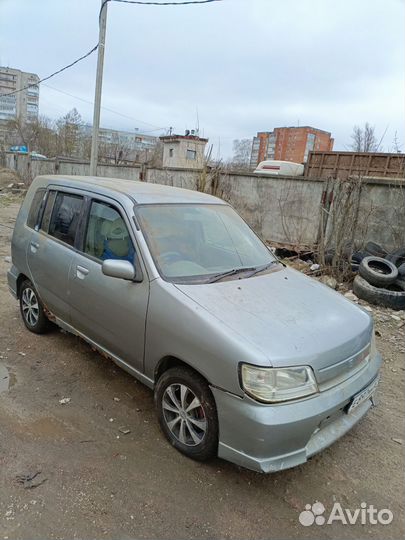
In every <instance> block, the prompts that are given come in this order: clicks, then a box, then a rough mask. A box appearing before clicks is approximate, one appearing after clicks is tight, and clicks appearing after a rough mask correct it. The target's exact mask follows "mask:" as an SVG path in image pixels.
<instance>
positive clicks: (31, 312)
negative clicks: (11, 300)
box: [21, 287, 39, 326]
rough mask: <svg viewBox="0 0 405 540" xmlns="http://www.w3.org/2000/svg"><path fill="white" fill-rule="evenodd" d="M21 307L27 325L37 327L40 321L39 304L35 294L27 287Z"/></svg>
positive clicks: (22, 297) (22, 296)
mask: <svg viewBox="0 0 405 540" xmlns="http://www.w3.org/2000/svg"><path fill="white" fill-rule="evenodd" d="M21 307H22V312H23V315H24V318H25V320H26V321H27V323H28V324H29V325H30V326H35V325H36V324H37V322H38V319H39V303H38V298H37V296H36V294H35V292H34V291H33V290H32V289H31V288H30V287H26V288H25V289H24V290H23V292H22V295H21Z"/></svg>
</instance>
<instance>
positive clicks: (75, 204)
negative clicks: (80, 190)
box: [49, 193, 83, 246]
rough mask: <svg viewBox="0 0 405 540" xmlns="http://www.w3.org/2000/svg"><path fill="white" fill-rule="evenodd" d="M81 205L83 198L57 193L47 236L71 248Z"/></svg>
mask: <svg viewBox="0 0 405 540" xmlns="http://www.w3.org/2000/svg"><path fill="white" fill-rule="evenodd" d="M82 204H83V197H79V196H78V195H72V194H70V193H58V195H57V196H56V200H55V204H54V207H53V212H52V218H51V223H50V225H49V234H50V235H51V236H54V237H55V238H58V239H59V240H62V241H63V242H66V244H69V245H70V246H73V244H74V242H75V238H76V232H77V228H78V225H79V219H80V212H81V209H82Z"/></svg>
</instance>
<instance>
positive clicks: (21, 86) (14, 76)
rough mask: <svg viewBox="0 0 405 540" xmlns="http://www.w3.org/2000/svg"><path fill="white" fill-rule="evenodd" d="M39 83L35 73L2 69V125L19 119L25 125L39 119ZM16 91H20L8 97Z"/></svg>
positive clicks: (0, 96) (0, 94)
mask: <svg viewBox="0 0 405 540" xmlns="http://www.w3.org/2000/svg"><path fill="white" fill-rule="evenodd" d="M38 82H39V77H38V75H35V73H26V72H25V71H20V70H19V69H13V68H9V67H0V123H3V124H4V123H6V122H7V121H9V120H16V119H17V118H18V119H19V120H20V121H21V122H22V123H23V124H25V123H26V122H30V121H33V120H36V119H37V118H38V111H39V85H38ZM16 90H20V91H19V92H16V93H15V94H11V95H6V94H9V93H10V92H15V91H16Z"/></svg>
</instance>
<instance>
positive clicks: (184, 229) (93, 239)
mask: <svg viewBox="0 0 405 540" xmlns="http://www.w3.org/2000/svg"><path fill="white" fill-rule="evenodd" d="M8 284H9V288H10V290H11V292H12V294H13V295H14V296H15V297H16V298H18V299H19V303H20V310H21V316H22V319H23V321H24V324H25V326H26V327H27V328H28V330H30V331H31V332H35V333H38V334H40V333H43V332H45V331H46V330H47V329H48V328H49V327H50V326H52V325H54V324H56V325H58V326H60V327H61V328H63V329H65V330H67V331H68V332H71V333H72V334H75V335H78V336H80V337H82V338H83V339H85V340H86V341H87V342H88V343H90V344H91V346H92V347H94V348H96V349H98V350H99V351H101V352H102V353H103V355H107V356H108V357H110V358H111V359H112V360H113V361H114V362H115V363H116V364H118V365H119V366H120V367H122V368H123V369H125V370H126V371H127V372H129V373H130V374H131V375H133V376H134V377H136V378H137V379H139V380H140V381H142V382H143V383H145V384H146V385H147V386H149V387H150V388H151V389H153V391H154V399H155V404H156V410H157V416H158V419H159V423H160V425H161V428H162V431H163V433H164V435H165V436H166V437H167V439H168V440H169V441H170V443H171V444H172V445H173V446H174V447H175V448H177V449H178V450H179V451H180V452H182V453H183V454H186V455H187V456H189V457H191V458H194V459H198V460H207V459H209V458H211V457H213V456H215V455H218V456H219V457H221V458H224V459H227V460H229V461H232V462H234V463H236V464H238V465H241V466H243V467H247V468H249V469H253V470H255V471H263V472H270V471H278V470H281V469H285V468H288V467H293V466H295V465H298V464H301V463H304V462H305V461H306V460H307V459H308V458H309V457H311V456H312V455H313V454H315V453H317V452H319V451H321V450H322V449H324V448H325V447H327V446H329V445H330V444H331V443H333V442H334V441H336V440H337V439H339V437H341V436H342V435H343V434H344V433H346V432H347V431H348V430H349V429H350V428H351V427H352V426H353V425H354V424H356V422H358V421H359V420H360V419H361V418H362V417H363V416H364V415H365V414H366V412H367V411H368V410H369V408H370V407H371V406H372V402H373V395H374V392H375V389H376V386H377V384H378V373H379V368H380V365H381V357H380V355H379V354H378V352H377V351H376V347H375V342H374V332H373V324H372V320H371V318H370V316H369V315H368V314H367V313H366V312H365V311H363V310H362V309H360V308H359V307H357V306H356V305H354V304H353V303H351V302H350V301H349V300H347V299H346V298H344V297H343V296H341V295H340V294H338V293H336V292H335V291H332V290H331V289H329V288H328V287H326V286H324V285H322V284H320V283H318V282H316V281H315V280H313V279H311V278H308V277H306V276H304V275H302V274H301V273H299V272H296V271H294V270H292V269H290V268H287V267H286V266H285V265H284V264H282V263H281V262H280V261H279V260H277V258H276V257H275V256H274V255H273V254H272V252H271V251H270V250H269V249H268V248H267V247H266V245H265V244H264V243H263V242H262V241H261V240H260V239H259V238H258V237H257V236H256V234H255V233H254V232H253V231H252V230H251V229H250V228H249V227H248V225H247V224H246V223H245V222H244V221H243V219H242V218H241V217H239V215H238V214H237V213H236V212H235V211H234V210H233V209H232V208H231V206H229V204H227V203H226V202H224V201H222V200H220V199H217V198H216V197H212V196H210V195H206V194H203V193H199V192H196V191H191V190H185V189H178V188H173V187H168V186H163V185H156V184H149V183H144V182H135V181H129V180H118V179H115V178H114V179H112V178H111V179H110V178H92V177H79V176H39V177H37V178H36V179H35V180H34V182H33V183H32V185H31V186H30V188H29V190H28V193H27V196H26V198H25V201H24V203H23V205H22V207H21V210H20V212H19V214H18V218H17V222H16V225H15V229H14V234H13V239H12V266H11V269H10V271H9V272H8ZM134 444H136V443H134Z"/></svg>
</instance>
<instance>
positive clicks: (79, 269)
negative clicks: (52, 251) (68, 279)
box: [76, 264, 89, 279]
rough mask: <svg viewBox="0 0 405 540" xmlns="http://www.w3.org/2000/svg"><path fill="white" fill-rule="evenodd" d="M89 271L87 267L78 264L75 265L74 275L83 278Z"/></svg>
mask: <svg viewBox="0 0 405 540" xmlns="http://www.w3.org/2000/svg"><path fill="white" fill-rule="evenodd" d="M88 273H89V269H88V268H85V267H84V266H80V265H79V264H78V265H77V266H76V275H77V277H78V278H79V279H84V277H85V276H87V274H88Z"/></svg>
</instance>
